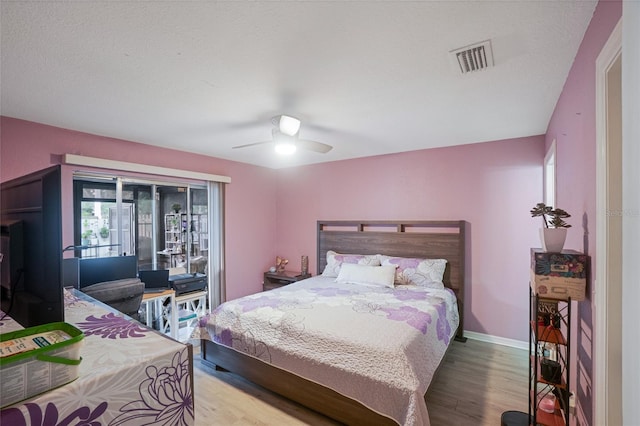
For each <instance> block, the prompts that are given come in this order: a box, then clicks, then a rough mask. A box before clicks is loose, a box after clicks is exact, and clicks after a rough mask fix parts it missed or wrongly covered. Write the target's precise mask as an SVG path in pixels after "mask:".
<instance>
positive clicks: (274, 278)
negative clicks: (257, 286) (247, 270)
mask: <svg viewBox="0 0 640 426" xmlns="http://www.w3.org/2000/svg"><path fill="white" fill-rule="evenodd" d="M309 277H311V274H301V273H300V272H291V271H285V272H283V273H276V272H265V273H264V281H263V283H262V289H263V290H264V291H267V290H273V289H274V288H278V287H282V286H285V285H287V284H291V283H294V282H296V281H300V280H304V279H305V278H309Z"/></svg>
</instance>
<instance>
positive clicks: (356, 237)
mask: <svg viewBox="0 0 640 426" xmlns="http://www.w3.org/2000/svg"><path fill="white" fill-rule="evenodd" d="M466 228H467V223H466V222H464V221H408V222H395V221H318V223H317V243H318V247H317V254H318V261H317V265H318V275H317V276H315V277H312V278H310V279H307V280H303V281H299V282H296V283H293V284H290V285H287V286H284V287H282V288H280V289H275V290H271V291H268V292H263V293H259V294H255V295H250V296H246V297H245V298H241V299H237V300H234V301H230V302H227V303H225V304H223V305H221V306H220V307H218V308H216V309H215V310H214V311H213V312H212V313H211V314H210V315H208V316H206V317H204V318H203V319H202V320H201V321H200V326H201V327H200V328H199V330H198V332H197V333H196V334H195V335H197V336H199V337H201V338H202V340H201V356H202V359H203V361H204V362H206V363H211V364H213V365H215V366H216V368H219V369H223V370H228V371H230V372H234V373H237V374H239V375H240V376H243V377H245V378H246V379H248V380H250V381H252V382H254V383H256V384H258V385H261V386H263V387H265V388H267V389H269V390H272V391H274V392H276V393H278V394H281V395H283V396H285V397H287V398H289V399H292V400H294V401H296V402H298V403H301V404H302V405H304V406H306V407H309V408H311V409H313V410H316V411H318V412H321V413H323V414H325V415H327V416H328V417H331V418H334V419H336V420H338V421H340V422H343V423H346V424H402V425H428V424H429V418H428V413H427V408H426V404H425V402H424V394H425V393H426V390H427V388H428V386H429V384H430V382H431V379H432V378H433V374H434V373H435V370H436V369H437V366H438V364H439V363H440V361H441V359H442V357H443V356H444V353H445V352H446V349H447V347H448V345H449V343H450V341H451V339H452V338H454V337H455V338H456V339H464V337H463V332H462V330H463V329H464V326H463V306H464V288H465V254H466V250H467V246H466V244H465V242H466V237H467V232H466ZM328 253H329V256H328V255H327V254H328ZM336 253H338V254H339V256H342V255H349V254H350V255H355V254H357V255H358V256H359V257H358V259H361V258H366V259H367V260H366V262H369V261H370V259H371V258H373V257H376V258H378V259H380V263H382V264H383V265H384V264H385V263H386V264H389V263H390V262H393V261H395V260H397V259H398V258H402V259H412V258H419V259H445V260H446V264H445V266H443V268H444V273H443V274H442V275H441V277H442V283H443V284H444V288H438V286H437V285H433V286H432V285H428V286H414V285H396V286H393V285H392V286H387V285H379V284H378V283H376V284H375V285H371V284H370V283H369V282H366V283H364V284H362V285H360V284H361V283H359V282H358V280H355V281H354V280H350V279H348V278H347V279H346V281H345V279H343V278H344V277H343V275H344V272H345V271H346V270H347V269H349V268H347V267H344V266H343V269H344V270H343V271H341V272H339V271H340V269H339V268H338V269H336V271H335V272H336V274H338V277H335V276H334V275H333V274H331V273H329V274H327V273H326V272H325V267H326V266H327V260H328V259H329V262H330V264H331V265H333V264H332V263H331V262H334V261H335V258H336V257H335V254H336ZM379 254H383V255H385V256H388V257H384V258H379V257H377V255H379ZM342 258H343V257H340V259H342ZM345 262H346V261H345ZM358 262H361V260H358ZM443 264H444V263H443ZM331 265H330V266H331ZM350 268H351V267H350ZM353 268H361V269H357V272H358V273H359V272H361V270H362V269H364V270H367V268H368V266H364V267H360V266H353ZM353 268H352V269H353ZM326 269H331V268H326ZM352 269H349V270H350V271H351V270H352ZM382 269H384V268H382V267H380V268H369V269H368V270H367V271H372V270H375V271H380V270H382ZM394 269H395V268H394ZM399 269H400V268H399ZM386 270H387V271H388V269H386ZM323 272H325V275H329V276H323ZM376 274H377V272H376ZM395 278H396V279H397V278H398V276H397V275H396V276H395ZM385 280H386V279H385ZM373 281H376V280H375V279H374V280H373ZM392 281H393V279H392ZM354 282H355V283H357V285H356V284H354ZM385 282H386V281H385ZM265 316H266V320H261V319H260V317H265ZM328 324H333V328H330V329H327V330H325V329H324V328H325V326H327V325H328ZM345 324H347V325H348V326H345ZM392 343H393V344H392Z"/></svg>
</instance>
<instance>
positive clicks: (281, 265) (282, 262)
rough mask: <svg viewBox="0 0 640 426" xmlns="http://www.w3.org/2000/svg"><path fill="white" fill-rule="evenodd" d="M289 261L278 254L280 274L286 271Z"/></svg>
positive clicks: (277, 262)
mask: <svg viewBox="0 0 640 426" xmlns="http://www.w3.org/2000/svg"><path fill="white" fill-rule="evenodd" d="M287 263H289V261H288V260H287V259H285V258H283V257H280V256H276V271H277V272H278V273H279V274H280V273H282V272H284V268H285V267H286V266H287Z"/></svg>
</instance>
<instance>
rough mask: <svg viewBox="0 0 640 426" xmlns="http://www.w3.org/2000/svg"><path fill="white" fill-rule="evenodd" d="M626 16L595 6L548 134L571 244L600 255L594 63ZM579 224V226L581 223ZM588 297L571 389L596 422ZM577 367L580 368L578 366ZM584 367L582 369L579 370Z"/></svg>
mask: <svg viewBox="0 0 640 426" xmlns="http://www.w3.org/2000/svg"><path fill="white" fill-rule="evenodd" d="M621 16H622V2H621V1H605V0H601V1H600V2H599V3H598V6H597V7H596V10H595V12H594V15H593V18H592V19H591V23H590V24H589V27H588V28H587V31H586V33H585V36H584V38H583V40H582V44H581V46H580V49H579V50H578V53H577V55H576V58H575V60H574V63H573V66H572V68H571V71H570V72H569V75H568V77H567V80H566V82H565V86H564V89H563V91H562V94H561V96H560V98H559V99H558V103H557V104H556V108H555V111H554V113H553V116H552V117H551V120H550V122H549V127H548V129H547V134H546V145H547V147H548V146H549V145H550V144H551V143H552V141H553V140H554V139H555V140H556V149H557V154H556V159H557V191H558V194H557V195H558V196H557V200H558V201H557V204H558V205H559V206H560V207H561V208H563V209H565V210H567V211H568V212H570V213H571V214H573V215H574V216H575V217H577V218H580V221H579V222H578V223H574V228H571V229H570V232H569V233H568V235H567V247H568V248H575V249H577V250H580V251H584V252H585V253H588V254H589V255H590V256H591V259H592V261H593V259H595V255H596V241H595V236H596V120H595V115H596V95H595V89H596V78H595V62H596V58H597V57H598V54H599V53H600V51H601V50H602V47H603V46H604V44H605V43H606V41H607V39H608V38H609V36H610V35H611V32H612V31H613V29H614V28H615V26H616V24H617V23H618V20H619V19H620V17H621ZM576 225H577V226H576ZM591 272H592V273H591V282H590V283H589V285H588V288H587V298H588V300H587V301H585V302H581V303H578V304H577V309H575V310H574V312H576V315H575V318H574V319H575V321H574V327H573V332H574V334H573V336H575V337H576V338H577V339H576V341H577V344H576V345H574V346H573V348H574V350H573V351H572V352H573V354H572V357H573V358H572V359H575V360H577V362H576V365H575V366H574V370H573V372H574V374H572V376H573V377H572V383H571V385H572V389H575V390H576V396H577V413H578V414H577V422H579V423H580V424H593V421H592V418H593V398H592V394H591V389H592V381H593V377H594V372H593V359H592V357H593V342H594V339H595V336H594V335H593V318H594V315H595V313H594V309H593V306H592V303H591V301H590V300H591V289H592V288H593V277H594V276H595V268H593V267H592V269H591ZM575 367H578V368H575ZM576 371H579V374H576Z"/></svg>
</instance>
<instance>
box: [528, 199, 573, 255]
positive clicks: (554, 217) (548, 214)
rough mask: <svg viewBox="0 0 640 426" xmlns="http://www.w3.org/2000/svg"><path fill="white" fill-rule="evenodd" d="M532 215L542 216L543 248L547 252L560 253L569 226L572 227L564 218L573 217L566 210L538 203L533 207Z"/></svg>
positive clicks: (541, 233) (541, 236)
mask: <svg viewBox="0 0 640 426" xmlns="http://www.w3.org/2000/svg"><path fill="white" fill-rule="evenodd" d="M530 213H531V217H538V216H540V217H542V223H543V224H544V227H543V228H542V229H541V230H540V239H541V240H542V248H543V249H544V251H546V252H552V253H560V252H561V251H562V248H563V247H564V242H565V240H566V238H567V228H571V225H569V224H568V223H567V222H565V221H564V220H565V219H566V218H568V217H571V215H570V214H569V213H567V212H566V211H564V210H562V209H559V208H555V209H554V208H553V207H550V206H547V205H546V204H545V203H538V204H536V206H535V207H534V208H533V209H531V212H530Z"/></svg>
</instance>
